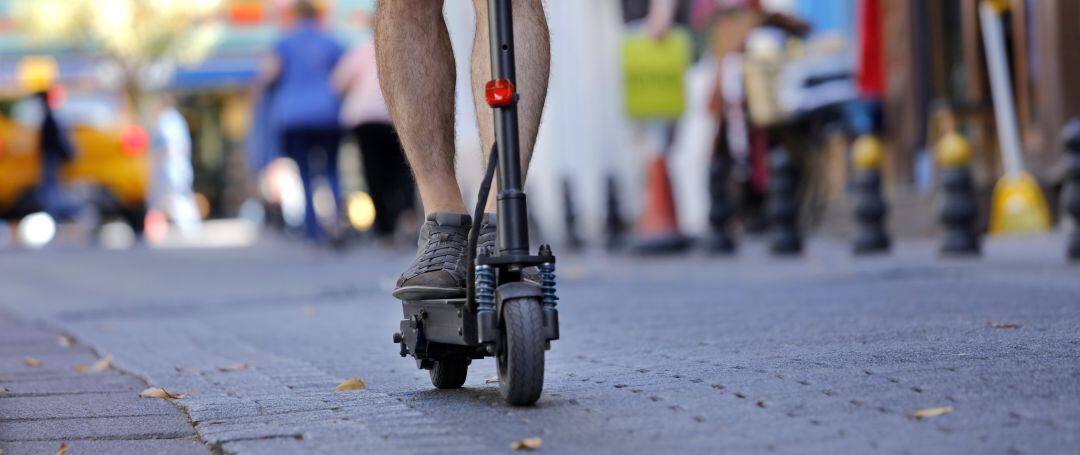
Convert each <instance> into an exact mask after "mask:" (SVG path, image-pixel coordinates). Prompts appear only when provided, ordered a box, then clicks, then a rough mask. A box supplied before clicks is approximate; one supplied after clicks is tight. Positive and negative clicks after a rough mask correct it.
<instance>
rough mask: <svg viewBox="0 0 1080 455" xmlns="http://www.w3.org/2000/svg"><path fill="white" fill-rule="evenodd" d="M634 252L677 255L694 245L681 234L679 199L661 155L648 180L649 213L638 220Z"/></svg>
mask: <svg viewBox="0 0 1080 455" xmlns="http://www.w3.org/2000/svg"><path fill="white" fill-rule="evenodd" d="M634 237H635V238H634V242H633V243H632V247H631V249H632V250H633V251H634V252H637V253H643V254H663V253H675V252H679V251H682V250H684V249H686V247H688V246H690V242H689V240H688V239H687V238H686V237H683V235H682V234H680V233H679V220H678V215H677V214H676V213H675V195H674V194H673V192H672V190H671V179H670V178H669V176H668V171H667V162H666V161H665V160H664V156H663V155H657V156H656V157H655V158H653V159H652V163H649V167H648V172H647V173H646V176H645V211H644V212H643V213H642V215H641V218H640V219H639V220H638V226H637V229H636V232H635V233H634Z"/></svg>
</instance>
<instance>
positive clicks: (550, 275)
mask: <svg viewBox="0 0 1080 455" xmlns="http://www.w3.org/2000/svg"><path fill="white" fill-rule="evenodd" d="M540 292H541V295H542V297H541V298H540V299H541V300H540V302H541V303H543V304H544V306H545V307H549V308H555V304H556V301H557V300H559V297H558V296H557V295H555V264H552V263H550V262H545V263H543V264H540Z"/></svg>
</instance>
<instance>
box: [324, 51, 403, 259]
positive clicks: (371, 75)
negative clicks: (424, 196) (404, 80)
mask: <svg viewBox="0 0 1080 455" xmlns="http://www.w3.org/2000/svg"><path fill="white" fill-rule="evenodd" d="M333 82H334V87H335V88H337V89H338V91H339V92H341V93H343V94H344V95H345V100H344V102H343V104H342V108H341V124H342V126H343V127H344V128H345V129H346V130H348V131H351V132H352V134H353V135H354V136H355V137H356V141H357V143H358V144H359V146H360V153H361V157H362V159H363V163H364V177H365V180H366V181H367V185H368V192H369V193H370V194H371V199H372V200H373V201H374V204H375V225H374V230H375V234H376V235H377V236H378V237H379V238H380V239H383V240H389V239H391V238H392V236H393V234H394V232H395V231H396V230H397V229H398V226H412V225H413V224H415V223H414V222H413V221H412V219H413V218H415V216H416V214H415V211H416V187H415V184H414V182H413V178H412V172H410V171H409V165H408V163H407V162H406V161H405V154H404V152H403V151H402V148H401V142H400V140H399V139H398V135H397V132H396V131H394V126H393V124H392V123H391V120H390V111H389V110H387V107H386V100H385V99H384V98H383V94H382V89H381V88H380V87H379V75H378V71H377V69H376V62H375V43H374V42H373V41H369V42H367V43H365V44H362V45H359V46H355V47H354V48H353V49H352V50H350V51H349V53H348V54H346V56H345V57H344V58H343V59H342V60H341V63H340V64H338V67H337V69H335V70H334V75H333ZM399 222H400V223H399Z"/></svg>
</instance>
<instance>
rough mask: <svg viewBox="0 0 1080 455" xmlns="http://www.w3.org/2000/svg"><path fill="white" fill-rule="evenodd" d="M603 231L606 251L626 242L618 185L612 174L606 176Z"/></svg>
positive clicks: (619, 246)
mask: <svg viewBox="0 0 1080 455" xmlns="http://www.w3.org/2000/svg"><path fill="white" fill-rule="evenodd" d="M604 231H605V234H606V237H607V240H606V241H605V244H604V246H605V248H607V249H608V251H612V250H617V249H619V248H622V247H623V245H624V244H625V243H626V223H625V222H624V221H623V218H622V210H621V209H620V207H619V187H618V185H616V184H615V176H612V175H609V176H608V178H607V216H606V217H605V219H604Z"/></svg>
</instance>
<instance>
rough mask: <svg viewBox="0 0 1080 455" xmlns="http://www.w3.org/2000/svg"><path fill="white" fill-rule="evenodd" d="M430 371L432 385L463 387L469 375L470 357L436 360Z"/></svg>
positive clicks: (447, 387)
mask: <svg viewBox="0 0 1080 455" xmlns="http://www.w3.org/2000/svg"><path fill="white" fill-rule="evenodd" d="M428 373H429V374H430V375H431V385H433V386H435V388H437V389H458V388H461V386H462V385H464V384H465V378H466V377H467V376H468V375H469V359H446V360H436V361H435V365H434V366H433V367H431V371H428Z"/></svg>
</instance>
